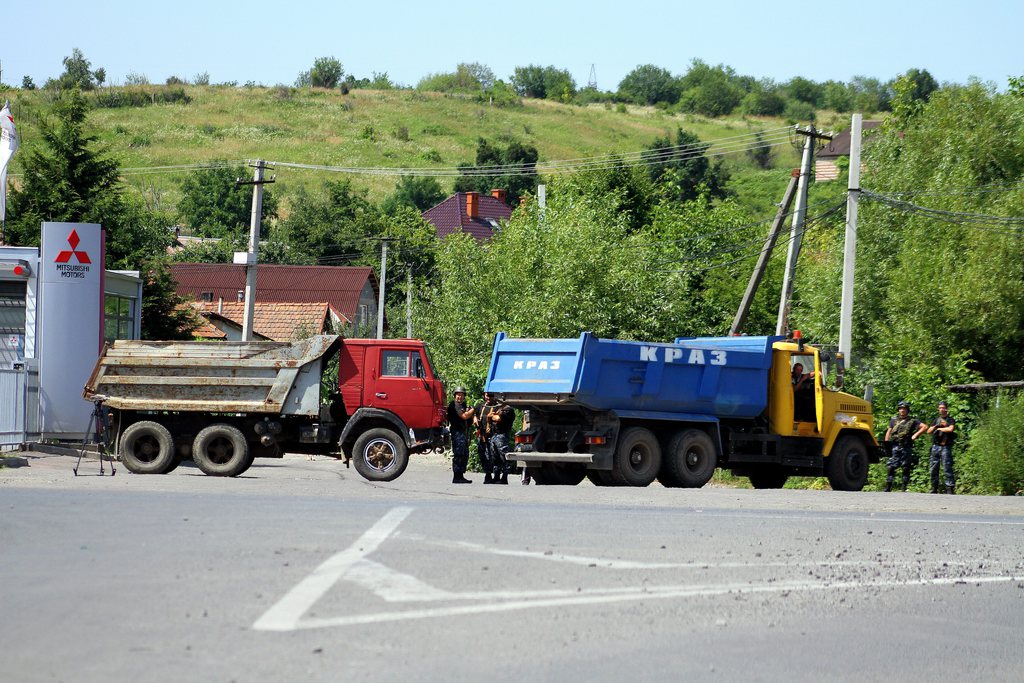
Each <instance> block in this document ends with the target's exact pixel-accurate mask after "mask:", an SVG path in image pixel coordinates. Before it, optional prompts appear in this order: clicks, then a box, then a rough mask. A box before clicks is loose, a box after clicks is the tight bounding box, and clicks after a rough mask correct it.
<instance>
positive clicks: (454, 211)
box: [423, 190, 512, 242]
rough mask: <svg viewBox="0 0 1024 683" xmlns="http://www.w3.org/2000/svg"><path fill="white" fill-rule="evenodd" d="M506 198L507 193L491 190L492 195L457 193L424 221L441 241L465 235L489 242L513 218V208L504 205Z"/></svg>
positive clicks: (431, 210)
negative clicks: (455, 234) (459, 233)
mask: <svg viewBox="0 0 1024 683" xmlns="http://www.w3.org/2000/svg"><path fill="white" fill-rule="evenodd" d="M506 196H507V195H506V193H505V190H491V194H490V195H486V194H484V195H482V194H480V193H479V192H456V193H455V194H453V195H452V196H451V197H449V198H448V199H446V200H444V201H443V202H441V203H440V204H438V205H436V206H432V207H431V208H429V209H427V210H426V211H424V212H423V219H424V220H425V221H427V222H428V223H430V224H431V225H433V226H434V228H435V229H436V230H437V236H438V238H439V239H444V238H445V237H447V236H448V235H451V234H453V233H456V232H464V233H468V234H470V235H472V236H473V237H475V238H477V240H479V241H481V242H486V241H487V240H489V239H490V238H491V236H492V235H493V234H494V233H495V232H497V231H498V229H499V228H500V227H501V223H502V222H507V221H508V219H509V218H511V217H512V207H511V206H509V205H508V204H506V203H505V198H506Z"/></svg>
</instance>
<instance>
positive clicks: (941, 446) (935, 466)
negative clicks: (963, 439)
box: [928, 401, 956, 493]
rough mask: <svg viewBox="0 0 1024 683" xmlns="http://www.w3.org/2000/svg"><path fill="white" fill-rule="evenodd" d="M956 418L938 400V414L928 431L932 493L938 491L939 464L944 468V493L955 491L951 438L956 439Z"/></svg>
mask: <svg viewBox="0 0 1024 683" xmlns="http://www.w3.org/2000/svg"><path fill="white" fill-rule="evenodd" d="M955 430H956V420H954V419H953V416H952V415H950V414H949V407H948V406H947V405H946V402H945V401H939V416H938V417H937V418H935V421H934V422H932V424H931V426H930V427H928V433H929V434H931V435H932V450H931V456H930V457H929V458H928V472H929V473H930V474H931V477H932V493H938V492H939V465H940V464H941V465H942V468H943V469H944V470H945V475H946V493H953V492H954V491H955V488H954V486H955V482H954V480H953V440H954V439H956V431H955Z"/></svg>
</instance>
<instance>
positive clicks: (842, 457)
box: [825, 434, 868, 491]
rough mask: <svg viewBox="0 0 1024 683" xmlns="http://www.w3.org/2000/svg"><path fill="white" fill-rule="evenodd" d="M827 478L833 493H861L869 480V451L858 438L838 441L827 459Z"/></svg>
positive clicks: (844, 437)
mask: <svg viewBox="0 0 1024 683" xmlns="http://www.w3.org/2000/svg"><path fill="white" fill-rule="evenodd" d="M825 476H827V477H828V483H829V484H831V485H832V490H833V491H860V490H861V489H862V488H864V482H866V481H867V480H868V449H867V448H865V446H864V442H863V441H862V440H860V439H859V438H857V437H856V436H852V435H849V434H848V435H846V436H842V437H840V438H839V440H838V441H836V444H835V446H833V447H832V452H831V453H829V456H828V457H827V458H825Z"/></svg>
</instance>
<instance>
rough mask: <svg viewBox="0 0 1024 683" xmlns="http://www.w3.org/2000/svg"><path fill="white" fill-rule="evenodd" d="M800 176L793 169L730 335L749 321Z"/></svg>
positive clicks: (736, 332)
mask: <svg viewBox="0 0 1024 683" xmlns="http://www.w3.org/2000/svg"><path fill="white" fill-rule="evenodd" d="M799 178H800V171H799V169H793V173H792V175H791V176H790V178H789V185H788V186H787V187H786V193H785V194H784V195H783V196H782V203H781V204H779V212H778V213H777V214H775V220H773V221H772V227H771V229H770V230H769V231H768V239H766V240H765V242H764V248H763V249H762V250H761V253H760V254H759V255H758V257H757V265H756V266H754V272H753V273H751V274H750V282H748V283H747V291H745V292H743V300H742V301H740V307H739V309H738V310H737V311H736V317H735V318H733V321H732V327H730V328H729V334H730V335H736V334H739V333H740V328H741V327H743V324H744V323H746V322H747V314H749V313H750V305H751V303H753V301H754V295H755V294H757V288H758V287H760V286H761V278H763V277H764V271H765V269H766V268H767V267H768V259H769V258H771V256H772V250H774V249H775V242H776V241H777V240H778V239H779V233H780V232H782V224H783V223H784V222H785V221H786V216H787V215H789V207H790V206H792V205H793V195H794V194H796V186H797V180H798V179H799Z"/></svg>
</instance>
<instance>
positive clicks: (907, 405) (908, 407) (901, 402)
mask: <svg viewBox="0 0 1024 683" xmlns="http://www.w3.org/2000/svg"><path fill="white" fill-rule="evenodd" d="M900 408H906V409H907V410H910V404H909V403H907V402H906V401H900V402H899V403H897V404H896V410H899V409H900Z"/></svg>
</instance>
